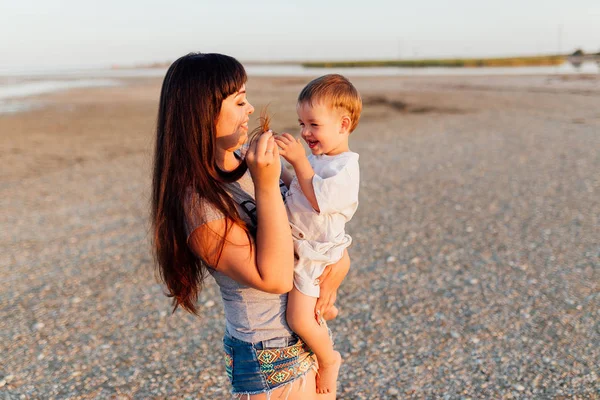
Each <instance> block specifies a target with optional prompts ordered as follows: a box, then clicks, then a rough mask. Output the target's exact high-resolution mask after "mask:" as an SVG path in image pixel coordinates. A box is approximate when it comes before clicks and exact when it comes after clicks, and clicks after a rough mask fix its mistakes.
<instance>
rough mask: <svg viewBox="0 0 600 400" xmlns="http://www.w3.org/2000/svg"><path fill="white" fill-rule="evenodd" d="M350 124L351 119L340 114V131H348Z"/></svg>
mask: <svg viewBox="0 0 600 400" xmlns="http://www.w3.org/2000/svg"><path fill="white" fill-rule="evenodd" d="M350 125H352V120H351V119H350V117H349V116H347V115H343V116H342V123H341V125H340V133H350Z"/></svg>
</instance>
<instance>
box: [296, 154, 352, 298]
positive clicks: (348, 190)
mask: <svg viewBox="0 0 600 400" xmlns="http://www.w3.org/2000/svg"><path fill="white" fill-rule="evenodd" d="M308 161H309V162H310V165H311V166H312V168H313V170H314V171H315V176H314V177H313V180H312V185H313V188H314V190H315V196H316V199H317V204H318V205H319V210H320V211H319V212H317V211H315V210H314V209H313V208H312V206H311V205H310V202H309V201H308V199H307V198H306V196H304V193H302V189H301V188H300V184H299V183H298V179H297V178H294V179H293V180H292V183H291V184H290V188H289V190H288V192H287V194H286V198H285V205H286V208H287V212H288V218H289V221H290V226H291V228H292V236H293V238H294V250H295V253H296V256H297V259H296V263H295V266H294V285H295V286H296V288H297V289H298V290H299V291H300V292H302V293H304V294H305V295H307V296H311V297H319V294H320V288H319V285H318V284H315V280H316V279H317V278H318V277H319V276H320V275H321V274H322V273H323V270H324V269H325V267H326V266H327V265H330V264H335V263H336V262H337V261H339V260H340V259H341V258H342V255H343V254H344V249H345V248H346V247H348V246H350V243H352V238H351V237H350V236H349V235H347V234H346V232H345V230H344V227H345V225H346V222H348V221H350V219H351V218H352V216H353V215H354V212H355V211H356V208H357V207H358V188H359V168H358V154H356V153H353V152H350V151H348V152H344V153H341V154H337V155H335V156H328V155H318V156H315V155H312V154H311V155H309V156H308Z"/></svg>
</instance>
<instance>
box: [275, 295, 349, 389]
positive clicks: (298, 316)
mask: <svg viewBox="0 0 600 400" xmlns="http://www.w3.org/2000/svg"><path fill="white" fill-rule="evenodd" d="M316 304H317V298H316V297H310V296H307V295H305V294H303V293H302V292H300V291H298V290H297V289H296V288H295V287H294V288H293V289H292V291H291V292H290V293H289V295H288V305H287V322H288V325H289V326H290V328H292V330H293V331H294V332H296V333H297V334H298V336H300V337H301V338H302V340H304V342H305V343H306V344H307V345H308V347H310V348H311V350H312V351H313V352H314V353H315V355H316V356H317V361H318V363H319V373H318V375H317V393H331V392H334V391H335V390H336V382H337V377H338V373H339V370H340V365H341V364H342V357H341V355H340V353H338V352H337V351H335V350H334V349H333V344H332V343H331V339H330V338H329V331H328V329H327V326H325V325H319V323H318V322H317V320H316V319H315V314H314V310H315V305H316Z"/></svg>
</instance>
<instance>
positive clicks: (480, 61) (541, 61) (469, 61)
mask: <svg viewBox="0 0 600 400" xmlns="http://www.w3.org/2000/svg"><path fill="white" fill-rule="evenodd" d="M568 57H569V56H568V55H541V56H515V57H493V58H443V59H420V60H346V61H327V60H325V61H299V60H294V61H256V60H254V61H253V60H248V61H244V60H241V61H242V63H243V64H244V65H253V66H254V65H256V66H264V65H300V66H302V67H305V68H382V67H395V68H428V67H441V68H482V67H543V66H555V65H561V64H563V63H565V62H567V61H568ZM170 65H171V62H161V63H151V64H139V65H135V66H132V67H127V66H113V67H112V68H113V69H138V68H168V67H169V66H170Z"/></svg>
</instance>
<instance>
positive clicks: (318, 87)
mask: <svg viewBox="0 0 600 400" xmlns="http://www.w3.org/2000/svg"><path fill="white" fill-rule="evenodd" d="M304 103H306V104H308V105H310V106H312V105H313V104H318V103H324V104H325V105H327V106H330V107H332V108H334V109H336V108H341V109H343V110H345V111H347V112H348V113H349V117H350V120H351V122H350V129H349V131H350V132H352V131H354V129H355V128H356V126H357V125H358V120H359V119H360V113H361V111H362V100H361V98H360V94H358V90H356V88H355V87H354V85H352V83H350V81H349V80H348V79H346V78H345V77H344V76H342V75H339V74H329V75H323V76H321V77H319V78H316V79H313V80H312V81H310V82H309V83H308V84H307V85H306V86H305V87H304V89H302V91H301V92H300V94H299V95H298V104H304Z"/></svg>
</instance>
